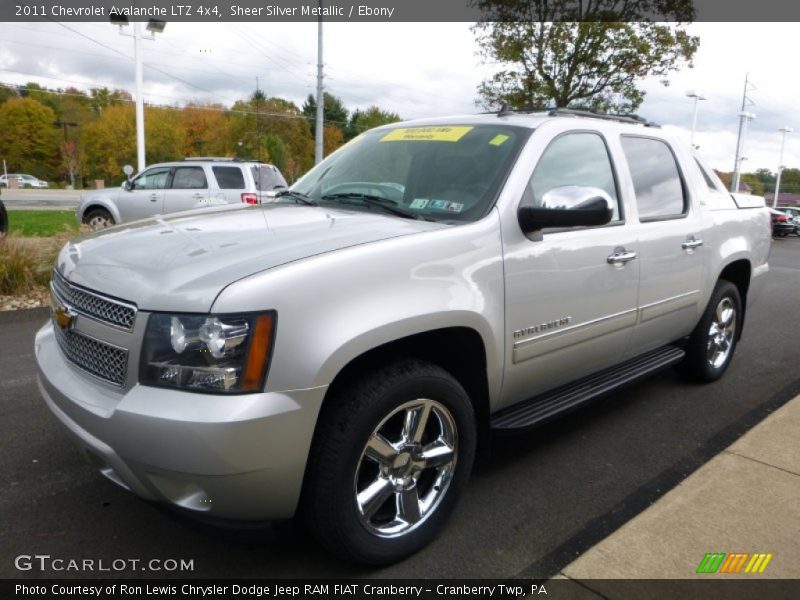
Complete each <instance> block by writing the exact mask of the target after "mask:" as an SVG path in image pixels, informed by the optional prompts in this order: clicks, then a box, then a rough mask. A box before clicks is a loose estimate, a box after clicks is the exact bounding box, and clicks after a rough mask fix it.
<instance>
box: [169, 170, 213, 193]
mask: <svg viewBox="0 0 800 600" xmlns="http://www.w3.org/2000/svg"><path fill="white" fill-rule="evenodd" d="M207 187H208V183H207V182H206V174H205V173H203V167H176V169H175V174H174V175H173V176H172V189H174V190H203V189H205V188H207Z"/></svg>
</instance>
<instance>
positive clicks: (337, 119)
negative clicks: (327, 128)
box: [303, 92, 348, 136]
mask: <svg viewBox="0 0 800 600" xmlns="http://www.w3.org/2000/svg"><path fill="white" fill-rule="evenodd" d="M323 98H324V100H325V106H324V109H323V111H322V118H323V120H324V123H325V125H333V126H334V127H338V128H339V129H341V130H342V133H344V131H345V128H346V127H347V114H348V113H347V109H346V108H345V107H344V103H343V102H342V99H341V98H339V97H337V96H334V95H332V94H329V93H328V92H323ZM303 114H304V115H305V116H306V119H308V123H309V126H310V127H311V135H312V136H315V135H316V131H317V99H316V98H315V97H314V96H313V95H312V94H309V95H308V98H306V101H305V102H304V103H303Z"/></svg>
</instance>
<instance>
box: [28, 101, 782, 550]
mask: <svg viewBox="0 0 800 600" xmlns="http://www.w3.org/2000/svg"><path fill="white" fill-rule="evenodd" d="M217 164H218V163H208V166H210V167H213V166H215V165H217ZM144 201H145V202H147V198H146V197H145V198H144ZM770 241H771V237H770V217H769V213H768V212H767V210H766V209H765V208H764V201H763V199H762V198H758V197H753V196H738V195H737V196H734V195H731V194H730V193H728V192H727V191H726V190H725V187H724V186H723V185H722V183H721V182H720V181H719V179H718V178H717V177H716V175H714V172H713V171H712V170H711V169H709V168H708V167H707V166H706V165H704V164H703V163H702V162H701V161H699V160H698V159H697V158H696V157H695V156H694V155H693V153H692V151H691V149H689V147H688V146H686V145H685V144H683V143H681V142H680V140H678V139H675V138H674V137H673V136H671V135H670V134H669V132H666V131H663V130H661V129H659V128H657V127H654V126H651V124H649V123H641V122H639V121H637V120H635V119H631V118H613V119H610V118H599V117H597V116H596V115H592V114H586V113H576V112H574V111H573V112H571V111H563V110H557V111H553V112H551V113H535V114H513V113H510V112H508V111H503V112H501V113H499V114H489V115H470V116H459V117H451V118H441V119H430V120H424V121H414V122H409V123H395V124H392V125H388V126H385V127H381V128H378V129H374V130H371V131H369V132H366V133H364V134H362V135H361V136H359V137H358V138H356V139H355V140H353V141H351V142H350V143H348V144H347V145H345V146H344V147H342V148H340V149H339V150H338V151H336V152H335V153H333V154H331V155H330V156H329V157H328V158H326V159H325V160H324V161H323V162H322V163H320V164H319V165H317V166H316V167H314V168H313V169H312V170H311V171H309V172H308V173H307V174H306V175H305V176H304V177H303V178H302V179H301V180H300V181H298V182H297V183H296V184H295V185H294V186H292V188H291V189H290V190H284V191H283V193H281V194H279V195H278V197H277V198H276V199H275V202H270V203H268V204H264V205H261V206H242V205H241V203H240V206H225V207H216V208H211V209H207V208H206V209H202V210H196V211H191V212H185V213H180V214H176V215H167V216H164V217H160V218H158V219H155V220H150V221H141V222H140V223H139V224H138V225H137V226H136V227H128V228H114V229H113V230H111V231H108V232H98V233H94V234H90V235H88V236H86V237H84V238H82V239H78V240H75V241H72V242H70V243H69V244H68V245H66V246H65V247H64V248H63V249H62V250H61V253H60V255H59V257H58V261H57V264H56V266H55V270H54V272H53V280H52V290H53V312H52V315H53V316H52V320H51V321H50V322H48V323H47V324H46V325H45V326H44V327H43V328H42V329H41V330H40V331H39V333H38V334H37V336H36V343H35V348H36V350H35V352H36V360H37V362H38V366H39V382H40V389H41V392H42V394H43V396H44V400H45V402H46V403H47V404H48V406H49V407H50V409H51V410H52V412H53V413H54V414H55V415H56V417H57V418H58V419H59V420H60V421H61V422H62V424H63V425H64V427H65V428H66V430H68V431H69V432H71V433H72V434H73V436H74V438H75V439H76V441H77V442H78V444H80V446H81V447H82V448H83V449H84V450H85V451H86V453H87V454H88V456H89V457H90V459H91V461H92V462H93V464H94V465H96V466H97V468H98V470H99V471H100V472H101V473H102V474H103V475H105V476H106V477H108V478H109V479H111V480H112V481H114V482H116V483H117V484H119V485H121V486H123V487H125V488H127V489H129V490H131V491H132V492H134V493H136V494H138V495H139V496H141V497H143V498H147V499H149V500H153V501H158V502H162V503H166V504H169V505H172V506H175V507H179V508H181V509H183V510H185V511H189V512H191V513H195V514H202V515H206V516H207V517H216V518H219V519H230V520H240V521H255V520H266V519H283V518H289V517H292V516H293V515H294V514H295V513H298V514H299V515H300V516H302V517H303V518H304V519H305V521H306V522H307V523H308V524H309V526H310V528H311V530H312V531H313V532H314V533H315V534H316V535H317V536H318V538H319V539H320V541H321V542H322V543H323V544H324V545H325V546H326V547H328V548H330V549H332V550H333V551H334V552H335V553H337V554H338V555H340V556H342V557H346V558H350V559H354V560H358V561H362V562H367V563H375V564H382V563H388V562H391V561H395V560H398V559H401V558H403V557H405V556H408V555H409V554H411V553H412V552H415V551H416V550H418V549H420V548H421V547H423V546H424V545H425V544H427V543H428V542H430V541H431V540H432V539H433V537H434V536H435V535H436V534H437V532H438V531H439V530H440V529H441V528H442V526H443V524H444V523H445V520H446V519H447V516H448V514H449V513H450V512H451V511H452V510H453V508H454V507H455V505H456V502H457V500H458V496H459V494H460V493H461V492H462V490H463V489H464V486H465V485H466V483H467V479H468V477H469V474H470V470H471V469H472V463H473V458H474V456H475V454H476V449H477V448H478V447H479V446H483V445H484V444H486V443H487V442H489V441H490V439H491V436H490V435H489V433H490V432H491V431H501V432H502V431H505V432H514V431H524V430H526V429H529V428H531V427H534V426H537V425H540V424H542V423H544V422H547V421H548V420H550V419H552V418H554V417H555V416H557V415H559V414H562V413H564V412H567V411H571V410H573V409H576V408H577V407H579V406H581V405H582V404H584V403H586V402H589V401H591V400H596V399H597V398H599V397H601V396H604V395H607V394H609V393H610V392H612V391H613V390H615V389H618V388H619V387H620V386H622V385H626V384H629V383H631V382H633V381H636V380H638V379H639V378H641V377H645V376H647V375H650V374H652V373H655V372H656V371H659V370H660V369H665V368H668V367H670V366H672V365H675V366H678V367H679V368H680V369H681V371H683V372H684V373H685V374H686V375H687V376H690V377H692V378H694V379H696V380H698V381H703V382H711V381H714V380H716V379H718V378H719V377H721V376H722V375H723V374H724V373H725V371H726V369H727V368H728V367H729V365H731V360H732V359H733V356H734V351H735V349H736V345H737V343H738V341H739V339H740V336H741V334H742V328H743V326H744V324H745V315H746V312H747V308H748V307H749V306H750V305H751V304H752V302H753V301H754V300H755V299H756V297H757V296H758V294H759V292H760V291H761V289H762V288H763V287H764V281H765V279H766V277H765V275H766V273H767V272H768V270H769V266H768V263H767V257H768V255H769V249H770ZM738 368H739V369H746V368H747V365H743V364H739V365H738ZM654 426H656V425H655V424H654ZM525 493H535V490H533V491H527V492H525Z"/></svg>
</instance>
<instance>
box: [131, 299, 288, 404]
mask: <svg viewBox="0 0 800 600" xmlns="http://www.w3.org/2000/svg"><path fill="white" fill-rule="evenodd" d="M275 319H276V316H275V313H274V312H267V313H262V314H247V315H168V314H160V313H154V314H152V315H150V320H149V321H148V323H147V332H146V333H145V337H144V346H143V348H142V359H141V368H140V374H139V381H140V382H141V383H142V384H144V385H153V386H159V387H170V388H178V389H183V390H187V391H197V392H217V393H228V394H241V393H246V392H257V391H259V390H261V388H262V387H263V385H264V377H265V376H266V373H267V366H268V364H269V359H270V356H271V354H272V341H273V337H274V333H275Z"/></svg>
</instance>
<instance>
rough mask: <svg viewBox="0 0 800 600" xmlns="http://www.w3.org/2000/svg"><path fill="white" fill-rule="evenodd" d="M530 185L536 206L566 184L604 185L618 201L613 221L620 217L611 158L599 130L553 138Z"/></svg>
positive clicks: (613, 198) (615, 200) (615, 202)
mask: <svg viewBox="0 0 800 600" xmlns="http://www.w3.org/2000/svg"><path fill="white" fill-rule="evenodd" d="M528 185H529V193H530V195H531V196H532V197H533V206H541V204H542V196H543V195H544V194H545V193H546V192H548V191H549V190H552V189H553V188H557V187H562V186H565V185H580V186H584V187H595V188H600V189H601V190H603V191H605V192H606V193H607V194H608V195H609V196H610V197H611V199H612V200H613V201H614V215H613V217H612V218H611V220H612V221H618V220H619V219H620V210H619V198H618V195H617V186H616V183H615V181H614V171H613V169H612V168H611V159H610V157H609V156H608V149H607V148H606V145H605V142H603V138H601V137H600V136H599V135H597V134H596V133H569V134H567V135H562V136H561V137H558V138H556V139H555V140H553V142H551V144H550V145H549V146H548V147H547V149H546V150H545V151H544V154H543V155H542V157H541V158H540V159H539V163H538V164H537V165H536V169H535V170H534V171H533V176H532V177H531V180H530V183H529V184H528Z"/></svg>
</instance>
